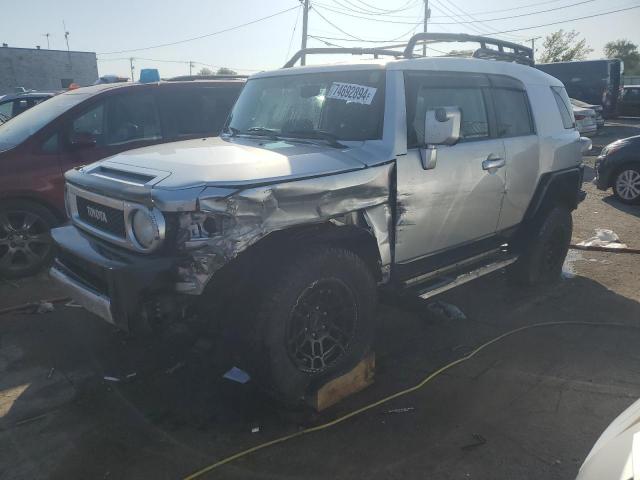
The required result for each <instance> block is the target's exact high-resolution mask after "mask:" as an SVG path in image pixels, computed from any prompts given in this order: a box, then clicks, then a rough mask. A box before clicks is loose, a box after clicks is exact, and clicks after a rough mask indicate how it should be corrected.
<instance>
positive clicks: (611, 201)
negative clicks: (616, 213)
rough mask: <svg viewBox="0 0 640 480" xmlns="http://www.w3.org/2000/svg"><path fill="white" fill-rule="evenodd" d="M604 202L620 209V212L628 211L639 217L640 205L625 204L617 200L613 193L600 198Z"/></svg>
mask: <svg viewBox="0 0 640 480" xmlns="http://www.w3.org/2000/svg"><path fill="white" fill-rule="evenodd" d="M602 201H603V202H604V203H606V204H607V205H610V206H612V207H613V208H616V209H618V210H620V211H621V212H624V213H628V214H629V215H633V216H634V217H638V218H640V205H627V204H626V203H622V202H621V201H620V200H618V199H617V198H616V197H615V195H610V196H608V197H604V198H603V199H602Z"/></svg>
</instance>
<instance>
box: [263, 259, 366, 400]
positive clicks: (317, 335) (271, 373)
mask: <svg viewBox="0 0 640 480" xmlns="http://www.w3.org/2000/svg"><path fill="white" fill-rule="evenodd" d="M376 293H377V292H376V284H375V281H374V278H373V275H372V272H371V270H370V269H369V268H368V267H367V265H366V264H365V262H364V261H363V260H362V259H361V258H360V257H358V256H357V255H355V254H354V253H352V252H350V251H348V250H344V249H340V248H323V247H317V248H313V249H310V250H307V251H305V252H302V253H299V254H297V255H295V257H294V258H293V260H292V261H291V262H288V264H287V265H286V266H285V267H284V268H282V269H281V270H280V271H279V272H278V273H277V274H276V276H275V278H271V279H270V284H269V286H268V287H267V289H266V290H265V291H264V295H263V297H262V298H263V300H262V302H260V304H259V305H258V310H257V312H258V313H257V315H258V325H260V327H261V332H262V333H261V336H262V338H261V343H262V348H260V350H261V351H262V356H261V362H260V365H257V369H258V371H260V372H261V375H260V377H261V378H260V381H261V382H262V383H263V386H264V387H265V389H266V390H267V391H269V392H270V393H272V394H273V395H274V396H275V397H276V398H278V399H279V400H281V401H283V402H285V403H286V404H289V405H297V404H300V403H301V402H302V400H304V398H305V396H306V395H307V394H309V393H311V392H312V391H313V389H314V388H317V387H319V386H321V385H322V384H323V383H324V382H325V381H327V380H328V379H330V378H333V377H335V376H338V375H340V374H343V373H346V372H348V371H349V370H350V369H351V368H353V367H354V366H355V365H356V364H357V363H358V362H359V361H360V360H361V359H362V358H363V357H364V356H365V354H366V353H367V352H368V351H369V349H370V346H371V342H372V339H373V334H374V331H375V305H376V299H377V296H376Z"/></svg>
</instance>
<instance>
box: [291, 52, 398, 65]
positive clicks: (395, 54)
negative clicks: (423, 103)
mask: <svg viewBox="0 0 640 480" xmlns="http://www.w3.org/2000/svg"><path fill="white" fill-rule="evenodd" d="M334 53H336V54H337V53H350V54H351V55H373V56H374V57H375V58H378V57H379V56H381V55H384V56H391V57H395V58H400V57H402V52H399V51H397V50H389V49H387V48H358V47H352V48H342V47H337V48H332V47H327V48H303V49H302V50H299V51H297V52H296V53H295V55H294V56H293V57H291V59H290V60H289V61H288V62H287V63H285V64H284V67H282V68H291V67H293V66H294V65H295V64H296V62H297V61H298V60H300V59H301V58H303V57H305V56H307V55H323V54H334Z"/></svg>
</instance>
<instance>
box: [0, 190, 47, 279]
mask: <svg viewBox="0 0 640 480" xmlns="http://www.w3.org/2000/svg"><path fill="white" fill-rule="evenodd" d="M57 223H58V222H57V219H56V217H55V216H54V215H53V214H52V213H51V212H50V211H49V210H47V209H46V208H44V207H42V206H41V205H38V204H37V203H33V202H29V201H17V200H11V201H7V202H4V203H2V204H1V205H0V277H5V278H19V277H26V276H28V275H33V274H34V273H37V272H38V271H39V270H41V269H42V268H43V267H45V266H46V265H48V264H49V262H50V261H51V258H52V256H53V242H52V240H51V235H50V234H49V231H50V230H51V228H53V227H54V226H55V225H56V224H57Z"/></svg>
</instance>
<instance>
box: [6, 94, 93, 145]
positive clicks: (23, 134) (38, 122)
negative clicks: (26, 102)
mask: <svg viewBox="0 0 640 480" xmlns="http://www.w3.org/2000/svg"><path fill="white" fill-rule="evenodd" d="M94 93H95V92H91V93H89V92H79V91H77V90H76V91H72V92H67V93H63V94H62V95H57V96H55V97H53V98H51V99H49V100H47V101H46V102H42V103H39V104H38V105H36V106H34V107H33V108H30V109H29V110H27V111H25V112H24V113H21V114H20V115H18V116H16V117H14V118H12V119H11V120H10V121H8V122H6V123H3V124H0V151H2V150H8V149H10V148H13V147H16V146H17V145H19V144H21V143H22V142H24V141H25V140H26V139H27V138H29V137H30V136H31V135H33V134H34V133H36V132H37V131H38V130H40V129H41V128H42V127H44V126H45V125H47V124H48V123H49V122H51V121H52V120H53V119H54V118H56V117H57V116H59V115H60V114H61V113H63V112H66V111H67V110H69V109H70V108H71V107H73V106H75V105H77V104H78V103H80V102H82V101H83V100H85V99H87V98H89V97H90V96H91V95H93V94H94Z"/></svg>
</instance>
